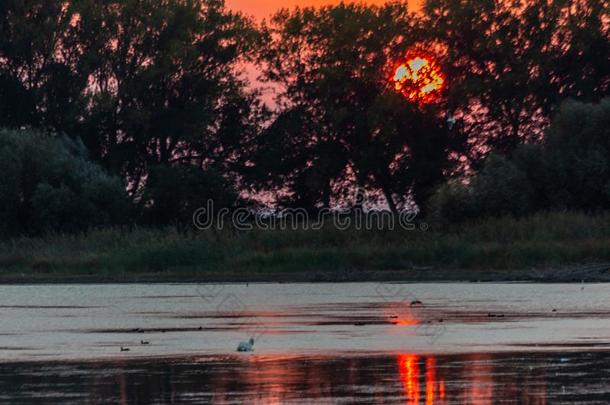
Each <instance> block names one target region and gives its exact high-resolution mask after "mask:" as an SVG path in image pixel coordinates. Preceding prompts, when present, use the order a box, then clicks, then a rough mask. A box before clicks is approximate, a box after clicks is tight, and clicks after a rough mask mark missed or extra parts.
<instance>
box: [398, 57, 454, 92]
mask: <svg viewBox="0 0 610 405" xmlns="http://www.w3.org/2000/svg"><path fill="white" fill-rule="evenodd" d="M392 82H393V83H394V88H395V89H396V91H398V92H400V93H402V94H403V95H404V96H405V97H406V98H407V99H409V100H410V101H416V102H421V103H429V102H432V101H434V100H435V99H436V97H437V96H438V94H439V93H440V91H442V90H443V88H444V87H445V83H446V80H445V75H444V74H443V72H442V70H441V68H440V66H439V65H438V63H437V62H436V61H435V60H434V59H433V58H432V57H431V56H429V55H425V54H423V53H415V52H408V53H407V55H406V57H405V59H404V61H401V62H400V63H399V65H398V66H397V67H396V69H395V70H394V76H393V77H392Z"/></svg>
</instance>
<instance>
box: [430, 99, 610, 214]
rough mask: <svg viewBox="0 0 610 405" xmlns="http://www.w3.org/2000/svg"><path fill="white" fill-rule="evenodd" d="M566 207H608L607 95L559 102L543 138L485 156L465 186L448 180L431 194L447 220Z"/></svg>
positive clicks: (609, 133) (609, 142)
mask: <svg viewBox="0 0 610 405" xmlns="http://www.w3.org/2000/svg"><path fill="white" fill-rule="evenodd" d="M567 209H569V210H580V211H585V212H595V211H602V210H608V209H610V99H604V100H602V101H601V102H600V103H598V104H585V103H580V102H575V101H568V102H566V103H564V104H563V105H562V106H561V108H560V109H559V111H558V113H557V115H556V116H555V119H554V120H553V122H552V124H551V126H550V128H549V129H548V131H547V133H546V137H545V140H544V142H542V143H540V144H533V145H521V146H519V147H517V148H516V149H515V151H514V152H513V154H512V156H511V158H510V159H509V158H505V157H501V156H497V155H494V154H492V155H490V156H489V157H488V158H487V160H486V161H485V163H484V165H483V168H482V170H481V171H480V172H479V173H477V174H476V175H474V176H473V177H472V178H471V179H470V183H469V185H468V186H465V185H464V184H462V183H456V182H450V183H447V184H445V185H444V186H442V187H441V188H439V189H438V190H437V192H436V194H435V195H434V196H433V198H432V199H431V211H432V212H433V213H434V216H435V218H436V219H438V220H440V221H442V222H446V223H454V222H460V221H463V220H466V219H473V218H484V217H498V216H504V215H511V216H523V215H526V214H530V213H534V212H540V211H550V210H553V211H557V210H567Z"/></svg>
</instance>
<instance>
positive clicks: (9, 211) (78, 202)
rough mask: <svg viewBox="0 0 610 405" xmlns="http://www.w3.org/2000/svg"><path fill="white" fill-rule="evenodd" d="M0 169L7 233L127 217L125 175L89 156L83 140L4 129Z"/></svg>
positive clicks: (74, 227) (0, 204)
mask: <svg viewBox="0 0 610 405" xmlns="http://www.w3.org/2000/svg"><path fill="white" fill-rule="evenodd" d="M0 170H2V173H3V175H2V176H1V178H0V220H1V224H0V233H1V234H3V235H5V236H6V235H14V234H42V233H48V232H74V231H81V230H86V229H89V228H91V227H95V226H103V225H112V224H119V223H121V222H123V221H124V220H125V218H126V212H127V209H128V202H127V198H126V193H125V188H124V187H123V184H122V181H121V180H120V179H119V178H116V177H111V176H109V175H108V174H106V173H105V172H104V170H103V169H102V168H101V167H99V166H98V165H96V164H95V163H93V162H91V161H89V160H88V157H87V151H86V149H85V147H84V146H83V144H82V143H81V142H80V141H75V140H71V139H69V138H67V137H63V136H51V135H46V134H43V133H39V132H34V131H28V130H21V131H13V130H0Z"/></svg>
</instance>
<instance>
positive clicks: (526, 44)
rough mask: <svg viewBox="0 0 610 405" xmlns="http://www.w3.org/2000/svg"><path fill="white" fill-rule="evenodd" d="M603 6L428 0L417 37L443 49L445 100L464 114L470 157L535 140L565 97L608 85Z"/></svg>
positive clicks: (609, 43) (583, 0)
mask: <svg viewBox="0 0 610 405" xmlns="http://www.w3.org/2000/svg"><path fill="white" fill-rule="evenodd" d="M607 20H608V6H607V4H606V2H604V1H600V0H578V1H565V0H551V1H547V0H533V1H516V2H515V1H509V0H501V1H478V0H476V1H456V0H427V1H426V2H425V6H424V18H423V19H422V20H421V21H420V26H419V32H420V35H421V37H422V38H423V39H424V40H425V41H426V42H427V43H431V44H436V45H437V46H438V47H440V48H441V49H444V50H445V51H444V52H441V53H442V54H443V55H444V64H445V68H446V71H447V74H448V80H449V82H450V83H451V84H450V86H449V94H448V100H449V101H448V102H449V104H450V105H451V108H452V109H455V110H456V113H457V114H459V115H462V114H463V115H464V116H466V117H470V118H471V119H470V120H467V121H466V124H467V128H466V130H467V132H468V133H470V134H471V135H472V137H473V140H472V144H473V146H474V147H473V148H472V150H471V156H472V157H473V158H475V163H476V159H478V158H479V157H481V156H484V151H486V150H487V149H488V148H490V147H491V148H493V149H494V151H495V152H496V153H499V154H503V155H506V156H508V155H510V154H511V153H512V151H513V150H514V149H515V147H517V146H518V145H519V144H521V143H523V142H532V141H537V140H539V138H540V137H541V136H542V132H543V129H544V127H545V126H546V125H547V123H548V121H549V119H550V117H551V116H552V114H553V113H554V111H555V109H556V108H557V106H558V105H559V104H560V103H561V102H562V101H563V100H565V99H567V98H569V97H577V98H579V99H581V100H583V101H599V100H600V99H601V98H602V97H604V96H608V94H609V91H610V77H609V76H608V72H610V58H608V56H607V55H610V25H608V23H607Z"/></svg>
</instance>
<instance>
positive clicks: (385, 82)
mask: <svg viewBox="0 0 610 405" xmlns="http://www.w3.org/2000/svg"><path fill="white" fill-rule="evenodd" d="M413 18H414V17H413V16H412V15H410V14H409V13H408V12H407V9H406V6H405V5H404V4H402V3H389V4H387V5H385V6H381V7H375V6H362V5H346V4H341V5H338V6H336V7H323V8H320V9H311V8H305V9H295V10H293V11H287V10H284V11H282V12H280V13H278V14H277V15H276V16H275V17H274V18H273V20H272V21H271V24H270V26H269V27H267V28H266V33H267V35H268V38H269V40H268V41H269V42H268V45H267V46H266V48H265V50H264V53H263V55H262V57H261V60H262V61H263V63H264V69H265V70H264V73H265V77H266V78H267V79H268V80H270V81H275V82H279V83H280V84H281V85H282V86H283V89H284V91H283V92H282V94H281V97H280V99H279V104H280V106H281V107H282V112H281V113H280V114H279V116H278V117H277V119H276V120H275V122H274V123H273V124H272V125H271V126H270V127H269V129H268V130H266V131H264V133H263V134H262V135H261V136H260V137H259V138H258V140H257V147H256V148H255V151H256V152H255V157H254V158H253V160H254V161H255V162H256V166H257V167H256V168H255V169H253V170H252V173H253V176H254V177H255V178H256V179H257V181H259V182H260V184H263V185H271V186H275V187H279V188H280V189H282V191H284V192H286V193H287V195H288V197H289V200H290V201H289V202H288V203H292V204H301V206H303V207H306V208H314V207H316V206H317V207H320V206H328V205H329V204H330V202H331V199H332V198H335V199H337V198H340V197H341V196H344V195H345V194H346V193H347V191H346V190H350V189H351V190H353V189H355V188H356V187H362V188H367V189H369V190H380V192H381V193H382V194H383V196H384V197H385V200H386V201H387V203H388V205H389V206H390V208H392V209H393V210H396V208H397V206H398V205H401V204H406V203H408V202H409V201H413V200H415V201H416V202H421V201H423V200H425V199H426V198H427V195H428V194H429V191H430V190H431V189H432V187H434V186H435V185H437V184H438V183H439V182H440V181H441V180H442V179H443V174H444V171H445V170H447V169H448V168H449V167H450V164H451V162H450V160H449V158H448V156H449V153H450V152H451V151H452V150H454V148H455V147H458V146H459V145H458V142H455V143H453V140H454V139H455V138H457V137H456V136H455V133H452V132H451V131H449V129H448V128H447V125H445V122H444V119H445V117H444V110H443V109H442V107H440V106H430V107H426V106H419V105H417V104H416V103H410V102H408V101H407V100H406V99H405V98H404V97H403V96H401V95H400V94H397V93H396V92H395V91H393V89H392V88H391V84H390V78H391V77H392V75H393V69H394V61H395V60H396V58H397V57H398V56H403V55H404V53H405V52H406V51H407V49H408V48H409V47H410V46H411V43H412V38H411V37H410V33H411V31H412V25H413ZM274 168H277V169H275V170H274Z"/></svg>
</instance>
